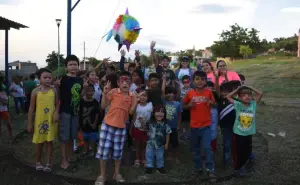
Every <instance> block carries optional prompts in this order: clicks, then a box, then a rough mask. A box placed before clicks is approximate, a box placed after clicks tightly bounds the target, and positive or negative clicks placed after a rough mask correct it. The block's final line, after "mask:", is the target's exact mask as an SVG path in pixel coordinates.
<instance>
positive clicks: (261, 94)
mask: <svg viewBox="0 0 300 185" xmlns="http://www.w3.org/2000/svg"><path fill="white" fill-rule="evenodd" d="M247 87H248V88H249V89H251V90H252V91H254V92H255V94H256V97H255V101H256V103H259V102H260V100H261V98H262V96H263V92H262V91H260V90H258V89H256V88H254V87H250V86H247Z"/></svg>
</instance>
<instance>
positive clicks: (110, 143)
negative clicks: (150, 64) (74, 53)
mask: <svg viewBox="0 0 300 185" xmlns="http://www.w3.org/2000/svg"><path fill="white" fill-rule="evenodd" d="M118 85H119V88H116V89H112V90H111V91H109V92H108V89H110V88H111V87H110V82H109V81H108V82H107V84H106V86H105V87H104V91H103V96H102V100H101V107H102V108H103V109H106V108H107V107H108V106H109V109H108V112H107V113H106V115H105V118H104V121H103V123H102V125H101V130H100V138H99V148H98V152H97V158H99V159H100V167H101V170H100V171H101V174H100V176H99V177H98V178H97V180H96V184H98V185H102V184H104V183H105V180H106V162H107V159H108V158H109V154H110V151H111V150H112V153H111V154H112V158H113V159H114V160H115V173H114V176H113V178H114V179H115V180H116V181H117V182H125V180H124V178H123V177H122V176H121V174H120V164H121V159H122V154H123V146H124V142H125V138H126V123H125V122H126V121H127V120H128V115H129V114H131V115H132V114H133V112H134V111H135V110H136V105H137V98H136V96H135V95H134V94H133V93H132V92H130V91H129V87H130V85H131V75H130V73H129V72H127V71H123V72H121V73H120V76H119V80H118Z"/></svg>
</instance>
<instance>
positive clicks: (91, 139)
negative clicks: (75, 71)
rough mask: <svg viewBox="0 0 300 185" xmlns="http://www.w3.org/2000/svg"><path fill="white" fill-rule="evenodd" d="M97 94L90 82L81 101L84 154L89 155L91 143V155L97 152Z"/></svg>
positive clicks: (80, 121)
mask: <svg viewBox="0 0 300 185" xmlns="http://www.w3.org/2000/svg"><path fill="white" fill-rule="evenodd" d="M94 94H95V89H94V85H93V84H90V85H89V86H88V87H86V89H85V95H84V97H83V98H82V99H81V102H80V112H79V124H80V128H81V130H82V137H83V141H84V153H83V156H86V155H88V153H89V146H90V144H91V146H92V150H93V152H92V153H90V156H93V157H94V156H95V154H96V141H98V118H99V113H100V110H99V103H98V101H97V100H96V99H94V98H93V95H94Z"/></svg>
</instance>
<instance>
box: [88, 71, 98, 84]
mask: <svg viewBox="0 0 300 185" xmlns="http://www.w3.org/2000/svg"><path fill="white" fill-rule="evenodd" d="M89 81H90V82H92V83H93V84H95V83H97V82H98V77H97V74H96V72H95V71H92V72H90V74H89Z"/></svg>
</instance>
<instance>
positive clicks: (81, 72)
mask: <svg viewBox="0 0 300 185" xmlns="http://www.w3.org/2000/svg"><path fill="white" fill-rule="evenodd" d="M86 73H87V72H86V70H82V71H78V72H77V74H76V76H77V77H80V76H82V75H86Z"/></svg>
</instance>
